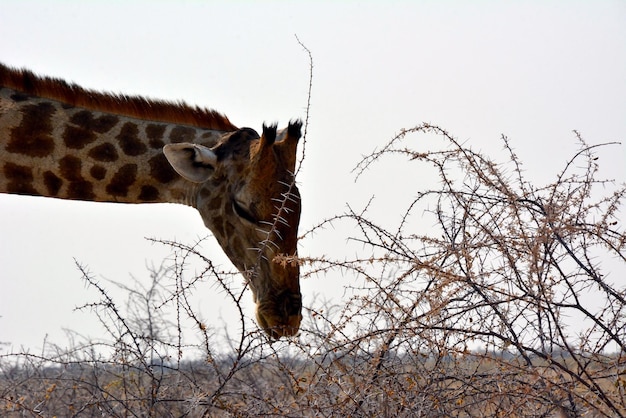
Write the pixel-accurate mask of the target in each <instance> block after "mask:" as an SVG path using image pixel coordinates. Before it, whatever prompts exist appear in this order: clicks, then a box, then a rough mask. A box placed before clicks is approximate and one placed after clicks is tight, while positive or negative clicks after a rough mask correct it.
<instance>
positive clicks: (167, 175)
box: [148, 153, 178, 183]
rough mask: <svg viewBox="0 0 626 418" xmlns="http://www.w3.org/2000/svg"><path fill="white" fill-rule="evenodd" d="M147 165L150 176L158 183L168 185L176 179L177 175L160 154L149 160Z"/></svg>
mask: <svg viewBox="0 0 626 418" xmlns="http://www.w3.org/2000/svg"><path fill="white" fill-rule="evenodd" d="M148 165H149V166H150V175H151V176H152V178H154V179H155V180H157V181H158V182H160V183H169V182H171V181H173V180H174V179H175V178H178V174H176V172H175V171H174V169H173V168H172V166H171V165H170V164H169V163H168V161H167V158H165V155H163V154H162V153H160V154H157V155H155V156H154V157H152V158H150V160H148Z"/></svg>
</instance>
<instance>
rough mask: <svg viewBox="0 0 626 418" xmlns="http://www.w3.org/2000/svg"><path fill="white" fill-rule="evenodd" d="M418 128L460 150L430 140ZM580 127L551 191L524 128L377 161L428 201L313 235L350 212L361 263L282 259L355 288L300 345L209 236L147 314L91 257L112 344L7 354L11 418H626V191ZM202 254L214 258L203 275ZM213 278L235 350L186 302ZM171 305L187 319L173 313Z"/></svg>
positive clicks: (309, 306)
mask: <svg viewBox="0 0 626 418" xmlns="http://www.w3.org/2000/svg"><path fill="white" fill-rule="evenodd" d="M415 137H420V138H421V137H426V138H428V139H429V142H428V144H429V147H430V145H432V144H433V143H434V141H431V139H433V140H438V141H440V143H441V141H442V142H443V144H444V146H443V147H439V148H438V149H437V150H433V151H422V152H418V151H416V150H415V146H414V145H415V142H412V140H413V139H414V138H415ZM576 137H577V139H578V141H579V142H580V151H579V152H578V153H577V154H576V155H574V156H573V157H572V158H571V159H570V160H569V161H567V162H566V163H565V166H564V168H563V169H562V170H561V171H560V172H559V173H557V175H556V179H555V180H554V181H553V182H551V183H549V184H547V185H545V186H536V185H534V184H532V183H531V182H530V181H528V180H527V179H526V178H525V176H524V168H523V165H522V162H521V161H520V160H519V159H518V157H517V156H516V155H515V153H514V151H513V147H512V146H511V144H510V142H509V140H508V139H507V138H503V144H504V149H505V151H506V153H507V156H508V158H507V160H506V161H505V162H503V163H497V162H495V161H493V160H492V159H490V158H489V157H488V156H486V155H485V154H483V153H479V152H475V151H473V150H472V149H470V148H468V147H465V146H463V145H462V144H460V143H459V142H458V141H457V140H456V139H455V138H454V137H452V136H451V135H450V134H449V133H447V132H446V131H444V130H443V129H440V128H438V127H436V126H431V125H428V124H423V125H421V126H418V127H415V128H413V129H409V130H405V131H402V132H401V133H400V134H399V135H397V136H396V137H395V138H393V139H392V140H391V141H390V142H389V143H388V144H387V145H386V146H385V147H383V148H382V149H381V150H380V151H377V152H374V153H372V154H371V155H369V156H367V157H365V158H364V159H363V160H362V161H361V163H360V164H359V165H358V166H357V168H356V169H355V172H356V174H357V177H358V176H362V175H365V174H364V173H365V172H366V171H374V172H376V171H375V170H376V167H377V164H378V161H379V160H381V159H383V158H390V157H400V158H401V159H402V160H403V161H405V164H406V169H405V173H406V176H407V177H406V178H407V179H408V180H406V181H404V185H405V186H404V190H405V193H408V194H410V195H412V196H415V198H414V199H412V201H410V202H409V204H408V206H407V207H406V209H404V210H399V211H398V208H397V206H398V205H397V204H395V202H392V204H390V206H391V207H393V209H394V210H395V212H393V213H392V214H391V215H389V211H387V213H386V214H385V215H383V216H382V217H380V216H378V217H377V215H376V214H375V213H374V211H373V210H372V209H371V207H370V205H368V206H366V207H365V208H364V209H363V210H360V211H357V210H353V209H349V210H348V211H347V212H346V213H344V214H341V215H337V216H335V217H334V218H332V219H328V220H325V221H323V222H320V223H319V225H317V226H315V227H314V228H312V229H311V230H309V231H308V232H306V233H305V234H304V235H303V237H301V242H302V243H303V247H304V248H306V242H308V240H311V239H314V238H313V237H314V236H315V239H318V237H319V236H321V235H323V234H324V233H325V232H326V231H328V230H330V229H331V228H326V227H328V226H330V225H332V226H339V225H348V226H349V228H350V229H349V231H351V232H350V234H349V236H347V237H343V238H344V239H345V238H347V239H348V242H351V243H355V244H357V246H356V247H355V248H358V251H356V252H355V253H356V256H354V257H352V258H348V257H347V255H346V254H347V252H344V253H342V254H337V255H336V256H335V257H332V256H323V257H322V256H315V255H309V256H308V257H304V256H302V257H300V258H296V257H289V258H288V259H287V258H285V259H280V257H277V260H275V261H276V262H285V263H287V262H289V263H294V262H299V263H300V264H301V265H302V269H303V271H305V277H304V279H305V280H317V278H318V277H326V276H333V275H337V272H340V273H341V274H343V276H344V278H345V279H344V281H345V283H346V286H345V288H346V290H345V292H344V294H343V296H342V298H341V300H339V301H337V300H336V301H332V302H322V301H318V300H316V299H311V298H310V296H309V298H308V299H305V311H306V312H308V316H307V317H305V319H304V321H303V323H302V332H301V334H300V335H299V336H298V338H295V339H290V340H283V341H279V342H276V343H273V344H269V343H268V342H267V340H266V339H265V337H264V336H263V335H262V333H261V332H259V331H258V330H256V329H255V327H253V326H250V324H251V323H252V321H251V319H250V318H249V314H247V313H246V310H245V309H244V308H243V307H242V306H241V301H242V300H243V299H242V295H243V292H244V291H245V286H242V285H241V284H239V285H238V284H237V283H236V282H235V281H234V280H233V277H236V276H234V275H233V274H234V273H232V272H224V271H220V270H218V269H217V268H215V267H214V265H213V264H212V262H211V260H210V259H208V258H206V257H205V256H203V255H202V254H201V252H200V251H198V248H197V247H196V246H185V245H182V244H178V243H171V242H170V243H167V244H168V245H171V246H172V247H173V248H174V250H175V253H176V257H175V258H174V259H173V265H171V266H170V267H166V268H165V269H164V270H163V269H161V270H159V271H161V273H157V272H153V274H152V285H151V286H149V287H147V288H144V289H141V290H140V291H135V290H133V289H132V288H128V289H127V290H128V292H129V293H130V294H132V295H134V296H133V297H132V298H129V301H130V302H132V303H130V304H129V308H131V307H135V309H126V310H124V309H121V308H120V307H119V306H118V305H116V303H115V301H114V300H113V299H112V298H110V297H108V296H107V291H106V289H105V288H104V287H102V286H100V285H98V284H97V283H96V282H95V281H93V280H92V279H91V278H90V275H89V274H88V273H87V272H86V271H84V269H83V275H84V276H85V279H86V280H87V281H88V282H89V283H90V285H91V286H95V287H97V288H98V291H99V292H100V294H101V295H102V296H103V297H102V300H101V302H98V303H95V304H91V305H89V306H88V307H91V308H93V309H94V310H95V312H96V313H97V314H98V315H99V317H100V318H101V321H102V322H103V324H104V325H105V328H106V330H107V333H108V336H109V337H110V340H113V342H109V343H107V345H106V347H108V348H109V349H110V350H109V351H108V354H102V350H98V347H102V346H96V345H94V344H92V345H88V344H87V345H82V346H78V347H75V348H74V349H73V350H72V351H70V352H68V351H62V352H61V350H59V352H58V353H57V354H56V355H51V354H47V355H42V356H33V355H30V354H25V353H23V354H21V355H16V354H13V355H7V356H4V358H2V359H1V362H0V367H1V370H0V372H1V373H2V375H1V377H0V397H1V398H2V400H3V402H4V405H3V406H2V408H3V409H2V411H3V413H8V414H14V416H21V415H28V414H30V415H37V414H46V415H52V414H55V413H56V414H65V415H81V416H82V415H88V414H91V415H101V414H105V415H109V416H253V415H259V414H264V415H269V416H364V417H365V416H367V417H369V416H385V417H390V416H402V417H404V416H407V417H409V416H410V417H415V416H418V417H419V416H427V417H432V416H460V417H461V416H462V417H482V416H512V417H538V416H559V417H579V416H593V417H596V416H598V417H600V416H604V417H614V416H626V371H625V370H626V303H625V301H626V288H625V286H624V283H623V274H624V273H625V272H626V271H625V270H626V269H625V267H626V263H625V262H626V251H625V250H626V248H625V246H626V234H625V233H624V230H623V225H621V224H620V218H619V210H620V209H621V207H622V204H623V201H624V197H625V195H626V187H625V186H623V185H622V186H617V187H615V186H614V185H613V184H612V183H611V182H606V181H600V180H598V179H596V176H597V173H598V165H597V156H596V154H595V153H596V152H597V151H598V150H599V149H602V148H603V147H608V146H610V145H611V144H601V145H594V146H590V145H587V144H586V143H585V142H584V141H583V139H582V137H581V136H580V135H579V134H578V133H576ZM432 148H435V146H433V147H432ZM424 167H426V168H429V169H430V170H434V171H433V172H434V177H437V178H438V183H437V186H436V187H434V188H429V189H427V190H423V189H422V188H421V185H420V182H418V181H415V182H413V181H410V179H411V178H412V177H411V176H412V173H416V172H417V170H418V169H420V170H421V169H423V168H424ZM391 180H392V179H389V181H391ZM411 186H414V187H415V188H414V190H412V189H410V187H411ZM598 186H602V187H598ZM609 188H613V189H614V190H613V191H611V192H609V193H606V190H608V189H609ZM598 189H600V190H598ZM394 216H397V221H398V223H397V225H395V226H393V227H390V226H389V224H390V220H393V219H396V218H394ZM192 258H195V259H196V262H197V263H199V264H197V265H200V266H201V267H200V268H196V273H194V274H191V276H190V273H189V271H190V270H191V269H189V268H187V267H186V266H189V264H190V262H191V261H190V260H191V259H192ZM209 281H210V282H213V283H217V284H218V289H219V291H220V292H221V294H222V295H224V297H225V299H227V300H229V301H230V303H231V304H232V305H233V307H234V308H235V309H234V312H235V314H234V318H235V319H234V321H235V322H236V323H238V326H237V330H238V331H239V332H238V333H233V334H232V335H231V334H228V335H229V336H230V340H229V341H230V345H228V347H227V349H226V350H224V349H223V347H224V344H222V342H223V341H222V338H223V336H218V334H217V333H215V332H213V331H214V330H212V329H211V327H210V325H208V324H207V321H205V320H203V319H202V318H200V317H199V315H198V314H197V313H196V312H195V311H194V305H193V303H191V302H190V299H189V292H190V289H193V287H194V286H195V285H196V284H197V283H200V282H209ZM163 283H170V285H169V286H164V285H163ZM172 283H174V284H175V286H173V287H172ZM167 305H169V306H171V307H173V308H174V309H173V310H174V312H175V314H174V315H173V319H171V320H169V319H167V318H166V317H165V316H163V315H162V314H161V311H160V309H161V308H162V307H163V306H167ZM138 307H141V309H138ZM189 324H191V325H189ZM190 330H191V332H192V333H194V335H195V338H196V340H195V341H196V342H195V343H192V342H190V341H191V340H192V339H190V337H189V332H190ZM198 336H199V339H198ZM218 347H220V348H219V349H218ZM189 351H193V352H194V353H199V356H197V357H196V359H195V360H193V361H183V360H182V355H181V354H180V353H182V352H189ZM16 360H17V361H16ZM16 363H17V364H16Z"/></svg>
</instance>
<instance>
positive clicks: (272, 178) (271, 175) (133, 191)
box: [0, 63, 302, 339]
mask: <svg viewBox="0 0 626 418" xmlns="http://www.w3.org/2000/svg"><path fill="white" fill-rule="evenodd" d="M301 127H302V123H301V122H300V121H291V122H290V123H289V125H288V127H287V128H284V129H281V130H278V129H277V126H276V125H270V126H266V125H265V124H264V125H263V130H262V135H260V136H259V134H258V133H257V132H256V131H255V130H253V129H251V128H241V129H239V128H237V127H236V126H235V125H233V124H232V123H231V122H230V121H229V120H228V118H227V117H225V116H224V115H222V114H220V113H218V112H215V111H212V110H206V109H201V108H198V107H191V106H188V105H186V104H184V103H182V102H181V103H171V102H164V101H155V100H148V99H145V98H141V97H129V96H124V95H113V94H106V93H100V92H95V91H91V90H86V89H83V88H81V87H79V86H77V85H75V84H69V83H67V82H65V81H62V80H59V79H54V78H49V77H40V76H37V75H35V74H34V73H32V72H30V71H28V70H18V69H14V68H10V67H8V66H5V65H3V64H1V63H0V192H1V193H12V194H22V195H33V196H44V197H52V198H61V199H75V200H83V201H94V202H119V203H157V202H169V203H179V204H184V205H188V206H192V207H194V208H196V209H197V210H198V212H199V213H200V216H201V217H202V220H203V222H204V224H205V226H206V227H207V228H208V229H209V230H211V232H212V234H213V235H214V236H215V238H216V239H217V241H218V243H219V244H220V246H221V247H222V249H223V250H224V252H225V253H226V255H227V256H228V257H229V259H230V260H231V262H232V263H233V264H234V265H235V267H236V268H237V269H238V270H239V271H240V272H241V273H242V274H243V276H244V277H245V279H246V281H247V283H248V284H249V286H250V289H251V290H252V296H253V299H254V301H255V303H256V318H257V322H258V324H259V326H260V327H261V328H262V329H263V330H264V331H265V332H266V333H267V335H268V336H269V337H270V338H271V339H279V338H281V337H283V336H293V335H295V334H296V333H297V332H298V329H299V327H300V321H301V319H302V313H301V311H302V296H301V293H300V284H299V267H298V264H297V263H296V262H287V263H285V262H284V261H283V262H280V263H279V262H277V256H287V258H286V259H292V260H293V259H294V258H290V257H295V256H296V255H297V231H298V223H299V220H300V210H301V203H300V194H299V191H298V188H297V187H296V185H295V178H294V172H295V164H296V148H297V144H298V140H299V138H300V136H301ZM282 259H283V260H285V257H282Z"/></svg>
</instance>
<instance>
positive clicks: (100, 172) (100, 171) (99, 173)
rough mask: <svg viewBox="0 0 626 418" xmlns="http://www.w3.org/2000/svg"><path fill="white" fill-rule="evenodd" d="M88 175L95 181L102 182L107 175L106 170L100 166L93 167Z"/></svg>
mask: <svg viewBox="0 0 626 418" xmlns="http://www.w3.org/2000/svg"><path fill="white" fill-rule="evenodd" d="M89 174H90V175H91V177H92V178H94V179H96V180H102V179H103V178H105V177H106V175H107V169H106V168H105V167H103V166H101V165H94V166H93V167H91V168H90V169H89Z"/></svg>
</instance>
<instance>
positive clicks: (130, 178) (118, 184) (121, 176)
mask: <svg viewBox="0 0 626 418" xmlns="http://www.w3.org/2000/svg"><path fill="white" fill-rule="evenodd" d="M136 179H137V165H136V164H126V165H124V166H122V167H121V168H120V169H119V170H118V171H117V173H115V174H114V175H113V178H112V179H111V182H110V183H109V184H108V186H107V187H106V191H107V193H109V194H110V195H111V196H126V195H128V188H129V187H130V186H131V185H132V184H133V183H135V180H136Z"/></svg>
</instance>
